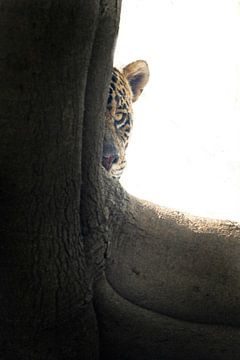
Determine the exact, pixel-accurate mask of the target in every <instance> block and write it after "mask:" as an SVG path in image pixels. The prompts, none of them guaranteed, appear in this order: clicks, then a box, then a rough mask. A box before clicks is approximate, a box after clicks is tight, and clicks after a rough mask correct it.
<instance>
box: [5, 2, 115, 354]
mask: <svg viewBox="0 0 240 360" xmlns="http://www.w3.org/2000/svg"><path fill="white" fill-rule="evenodd" d="M119 11H120V2H119V1H104V0H102V1H99V0H93V1H84V0H78V1H76V0H67V1H60V2H59V1H55V0H52V1H50V0H43V1H30V0H23V1H19V0H9V1H7V0H6V1H1V3H0V47H1V50H0V72H1V76H0V77H1V82H0V87H1V91H0V109H1V116H0V117H1V142H0V153H1V248H0V249H1V251H0V266H1V272H0V289H1V293H0V294H1V295H0V299H1V300H0V319H1V322H0V334H1V337H0V353H1V356H0V357H1V359H24V360H26V359H44V360H46V359H54V360H55V359H79V358H81V359H96V358H97V357H98V328H97V323H96V316H95V312H94V309H93V305H92V281H93V279H94V277H95V276H94V272H93V271H94V266H92V263H93V262H92V260H91V258H90V256H89V255H90V251H89V250H90V248H89V246H88V244H87V240H84V238H83V226H82V225H81V222H82V221H83V219H82V218H83V217H82V215H81V213H80V208H81V206H82V204H81V201H80V199H81V185H82V184H83V182H84V181H85V178H86V175H84V174H83V171H84V170H83V169H84V168H85V166H86V163H87V162H91V161H92V164H91V165H92V167H93V168H94V167H95V168H96V165H94V164H96V163H97V158H96V159H93V158H92V156H93V152H92V151H90V152H88V148H87V147H88V146H89V143H88V141H87V137H86V138H85V132H87V131H88V126H89V125H90V124H93V120H94V119H93V117H95V118H97V120H98V122H99V125H97V123H96V128H93V129H92V131H93V132H97V131H98V132H99V131H100V130H101V125H100V124H101V122H102V123H103V118H104V110H105V108H104V98H105V97H106V91H107V87H108V83H109V78H110V73H111V69H112V49H113V45H114V41H115V38H116V33H117V29H118V19H119ZM91 109H92V110H91ZM96 114H97V117H96ZM90 126H91V125H90ZM89 139H90V137H89ZM96 139H97V137H96V136H95V138H93V139H92V145H94V141H96ZM97 142H98V144H99V145H98V148H96V149H95V151H96V153H97V152H98V154H100V148H99V147H100V144H101V137H100V140H99V139H98V140H97ZM98 156H99V155H98ZM84 157H86V162H84Z"/></svg>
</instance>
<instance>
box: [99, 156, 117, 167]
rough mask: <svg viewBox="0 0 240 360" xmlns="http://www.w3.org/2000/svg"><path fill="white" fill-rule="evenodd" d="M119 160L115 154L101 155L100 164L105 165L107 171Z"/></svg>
mask: <svg viewBox="0 0 240 360" xmlns="http://www.w3.org/2000/svg"><path fill="white" fill-rule="evenodd" d="M118 160H119V156H118V155H117V154H109V155H104V156H103V157H102V165H103V166H104V167H105V169H106V170H107V171H109V170H110V169H111V167H112V165H113V164H116V163H117V162H118Z"/></svg>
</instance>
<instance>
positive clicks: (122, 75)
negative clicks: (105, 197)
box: [102, 60, 149, 179]
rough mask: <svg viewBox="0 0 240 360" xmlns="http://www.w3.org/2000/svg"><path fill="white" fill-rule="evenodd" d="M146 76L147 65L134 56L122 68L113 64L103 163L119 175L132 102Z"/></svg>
mask: <svg viewBox="0 0 240 360" xmlns="http://www.w3.org/2000/svg"><path fill="white" fill-rule="evenodd" d="M148 79H149V70H148V65H147V63H146V62H145V61H143V60H137V61H135V62H133V63H131V64H129V65H127V66H126V67H124V68H123V69H122V70H121V71H120V70H118V69H116V68H114V69H113V72H112V79H111V82H110V86H109V94H108V101H107V109H106V116H105V132H104V142H103V155H102V165H103V166H104V167H105V169H106V170H107V171H108V172H109V174H110V175H111V176H112V177H113V178H116V179H119V178H120V176H121V174H122V172H123V170H124V168H125V165H126V159H125V152H126V148H127V146H128V141H129V136H130V132H131V129H132V125H133V110H132V103H133V102H134V101H136V100H137V99H138V97H139V95H140V94H141V92H142V90H143V88H144V86H145V85H146V84H147V82H148Z"/></svg>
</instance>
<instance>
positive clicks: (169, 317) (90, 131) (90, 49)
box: [0, 0, 240, 360]
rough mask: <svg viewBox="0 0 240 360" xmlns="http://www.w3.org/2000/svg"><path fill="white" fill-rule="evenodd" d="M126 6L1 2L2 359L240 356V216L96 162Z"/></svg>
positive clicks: (224, 359) (204, 359)
mask: <svg viewBox="0 0 240 360" xmlns="http://www.w3.org/2000/svg"><path fill="white" fill-rule="evenodd" d="M119 13H120V1H117V0H116V1H110V0H109V1H107V0H101V1H100V0H93V1H86V0H78V1H76V0H68V1H55V0H52V1H50V0H42V1H30V0H21V1H19V0H5V1H1V2H0V47H1V48H0V78H1V82H0V89H1V91H0V121H1V142H0V154H1V166H0V169H1V173H0V174H1V178H0V190H1V193H0V194H1V202H0V211H1V227H0V231H1V239H0V268H1V271H0V320H1V321H0V353H1V359H3V360H11V359H17V360H18V359H19V360H23V359H24V360H26V359H36V360H43V359H44V360H46V359H47V360H48V359H49V360H53V359H54V360H57V359H72V360H75V359H80V358H81V359H98V358H99V354H100V358H101V359H112V360H115V359H116V360H117V359H119V360H120V359H121V360H123V359H132V360H135V359H139V360H143V359H148V360H149V359H150V360H151V359H152V360H157V359H163V360H168V359H172V360H175V359H176V360H180V359H188V360H191V359H194V360H196V359H199V360H200V359H201V360H215V359H217V360H229V359H231V360H234V359H239V353H240V341H239V338H240V315H239V311H238V309H239V303H240V262H239V258H240V227H239V224H236V223H232V222H223V221H210V220H208V219H200V218H196V217H192V216H188V215H185V214H182V213H179V212H176V211H171V210H167V209H163V208H160V207H157V206H155V205H153V204H150V203H147V202H143V201H141V200H139V199H136V198H134V197H132V196H130V195H129V194H127V193H126V192H125V191H124V189H122V187H121V186H120V184H119V183H118V182H116V181H114V180H112V179H110V178H109V177H108V175H107V174H106V172H105V171H104V169H103V168H102V167H101V166H100V165H99V164H100V163H101V154H102V139H103V129H104V112H105V104H106V94H107V88H108V83H109V78H110V74H111V71H112V51H113V48H114V41H115V38H116V34H117V29H118V22H119ZM99 339H100V343H99Z"/></svg>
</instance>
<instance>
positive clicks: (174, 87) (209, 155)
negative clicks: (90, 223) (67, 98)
mask: <svg viewBox="0 0 240 360" xmlns="http://www.w3.org/2000/svg"><path fill="white" fill-rule="evenodd" d="M137 59H145V60H147V62H148V64H149V67H150V72H151V78H150V81H149V84H148V86H147V87H146V89H145V90H144V92H143V94H142V95H141V97H140V98H139V100H138V102H137V103H136V104H135V107H134V109H135V114H134V130H133V134H132V137H131V141H130V145H129V148H128V156H127V160H128V166H127V168H126V170H125V172H124V174H123V176H122V180H121V182H122V184H123V186H124V187H125V188H126V190H127V191H128V192H130V193H131V194H133V195H135V196H138V197H140V198H143V199H147V200H150V201H153V202H155V203H158V204H160V205H162V206H167V207H172V208H175V209H179V210H183V211H186V212H190V213H192V214H196V215H201V216H207V217H214V218H223V219H232V220H237V221H240V1H237V0H236V1H235V0H201V1H200V0H123V5H122V15H121V24H120V32H119V38H118V42H117V47H116V52H115V66H120V67H121V66H123V65H126V64H128V63H129V62H131V61H134V60H137Z"/></svg>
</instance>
